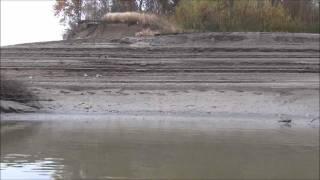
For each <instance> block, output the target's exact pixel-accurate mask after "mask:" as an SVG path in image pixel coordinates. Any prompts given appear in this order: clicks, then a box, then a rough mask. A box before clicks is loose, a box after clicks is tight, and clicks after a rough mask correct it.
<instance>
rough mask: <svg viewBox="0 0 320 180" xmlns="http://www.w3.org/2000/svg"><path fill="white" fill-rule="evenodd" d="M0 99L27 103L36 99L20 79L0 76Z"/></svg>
mask: <svg viewBox="0 0 320 180" xmlns="http://www.w3.org/2000/svg"><path fill="white" fill-rule="evenodd" d="M0 82H1V86H0V87H1V88H0V89H1V91H0V99H1V100H7V101H16V102H20V103H28V102H31V101H36V100H37V97H36V96H35V95H34V94H33V93H32V92H30V91H29V90H28V89H27V87H26V85H25V84H24V83H22V82H20V81H14V80H8V79H6V78H5V77H3V76H1V81H0Z"/></svg>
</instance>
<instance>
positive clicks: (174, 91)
mask: <svg viewBox="0 0 320 180" xmlns="http://www.w3.org/2000/svg"><path fill="white" fill-rule="evenodd" d="M169 92H170V93H178V92H179V91H175V90H173V91H169Z"/></svg>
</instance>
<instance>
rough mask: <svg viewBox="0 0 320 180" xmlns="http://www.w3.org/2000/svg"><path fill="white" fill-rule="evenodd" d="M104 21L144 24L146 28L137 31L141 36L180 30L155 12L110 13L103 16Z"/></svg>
mask: <svg viewBox="0 0 320 180" xmlns="http://www.w3.org/2000/svg"><path fill="white" fill-rule="evenodd" d="M102 21H105V22H108V23H126V24H129V25H135V24H138V25H142V26H143V27H144V28H145V29H144V30H143V31H141V32H138V33H137V35H139V36H143V35H155V34H159V33H177V32H179V29H178V28H177V27H176V26H175V25H173V24H172V23H170V22H169V21H167V20H165V19H164V18H161V17H159V16H157V15H154V14H144V13H137V12H123V13H108V14H106V15H104V16H103V17H102Z"/></svg>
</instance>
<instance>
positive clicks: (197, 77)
mask: <svg viewBox="0 0 320 180" xmlns="http://www.w3.org/2000/svg"><path fill="white" fill-rule="evenodd" d="M1 73H3V74H5V75H6V76H7V77H9V78H12V79H18V80H22V81H24V82H27V83H28V84H29V86H30V90H31V91H33V93H35V94H37V95H38V96H39V98H40V102H41V103H40V104H41V105H42V106H43V108H42V111H43V112H48V113H51V112H55V113H86V112H91V113H106V114H108V113H118V114H119V115H121V114H126V113H127V114H128V113H129V114H136V115H141V116H143V115H144V114H148V113H151V114H161V113H167V114H172V115H186V116H188V114H191V115H196V114H198V115H208V114H209V115H212V116H214V115H215V114H221V113H222V114H228V113H230V114H234V113H236V114H241V115H243V116H244V117H245V116H246V115H247V114H248V115H249V114H260V115H261V116H273V117H276V119H277V118H278V119H281V118H282V119H283V117H285V118H284V119H288V118H289V119H292V118H293V117H296V118H297V119H299V118H300V119H301V118H303V119H305V120H306V121H308V122H309V121H312V120H314V119H316V120H314V121H312V122H316V121H318V117H319V112H318V110H319V35H318V34H289V33H191V34H178V35H165V36H155V37H126V38H122V39H108V40H107V39H78V40H68V41H59V42H46V43H32V44H22V45H15V46H8V47H3V48H1Z"/></svg>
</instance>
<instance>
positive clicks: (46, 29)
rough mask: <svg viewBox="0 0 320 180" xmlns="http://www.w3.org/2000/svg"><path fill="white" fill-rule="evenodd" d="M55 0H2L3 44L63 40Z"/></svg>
mask: <svg viewBox="0 0 320 180" xmlns="http://www.w3.org/2000/svg"><path fill="white" fill-rule="evenodd" d="M54 3H55V1H54V0H1V46H4V45H12V44H20V43H29V42H41V41H53V40H61V39H62V34H63V30H64V27H63V26H62V25H61V24H60V23H59V18H57V17H55V16H54V11H53V5H54Z"/></svg>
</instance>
